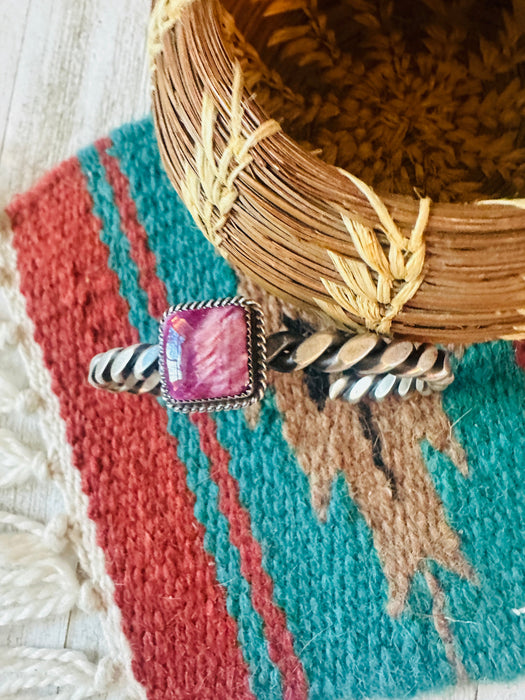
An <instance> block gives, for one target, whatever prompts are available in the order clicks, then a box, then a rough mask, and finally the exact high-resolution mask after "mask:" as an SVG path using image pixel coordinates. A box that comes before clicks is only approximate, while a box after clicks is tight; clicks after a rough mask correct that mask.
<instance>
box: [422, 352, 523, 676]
mask: <svg viewBox="0 0 525 700" xmlns="http://www.w3.org/2000/svg"><path fill="white" fill-rule="evenodd" d="M444 406H445V409H446V411H447V413H448V415H449V416H450V420H451V422H452V423H454V424H455V433H456V435H457V437H458V439H459V441H460V442H461V444H462V445H463V447H464V448H465V451H466V453H467V457H468V462H469V477H468V478H467V479H465V478H463V477H462V476H461V475H460V474H459V473H458V471H457V469H455V467H454V466H453V465H452V464H451V463H450V461H449V460H447V459H446V458H444V457H443V455H441V454H440V453H439V452H436V451H434V450H432V449H431V448H430V446H429V445H425V448H424V449H425V457H426V460H427V464H428V467H429V471H430V473H431V474H432V476H433V479H434V482H435V485H436V488H437V490H438V492H439V494H440V496H441V499H442V500H443V503H444V505H445V509H446V512H447V513H448V516H449V520H450V522H451V525H452V526H453V528H454V529H455V530H456V531H458V532H460V533H461V541H462V549H463V551H464V553H465V555H466V557H467V559H468V560H469V561H470V562H471V563H472V564H473V566H474V568H475V570H476V573H477V575H478V577H479V580H480V584H481V585H480V586H479V587H476V586H472V585H470V584H468V583H466V582H464V581H461V580H459V579H458V578H457V577H454V576H453V575H451V574H450V572H448V571H444V570H442V569H440V568H439V567H437V566H435V570H436V573H437V575H438V577H439V579H440V580H441V582H442V585H443V587H444V589H445V590H446V591H447V596H448V606H449V610H450V617H451V620H452V622H451V625H452V628H453V631H454V635H455V637H456V639H457V640H458V644H459V647H460V649H461V653H462V658H463V663H464V664H465V667H466V668H467V671H468V673H469V674H470V675H471V676H472V677H473V678H493V679H499V680H510V679H512V678H515V677H516V676H517V675H519V674H520V673H523V668H524V667H525V616H524V615H521V616H520V615H516V613H514V612H513V609H518V608H522V607H524V606H525V547H524V542H523V537H524V532H523V523H524V522H525V479H524V478H523V465H524V461H525V409H524V406H525V372H523V371H522V370H520V369H519V368H518V366H517V365H516V362H515V360H514V353H513V350H512V347H511V345H510V343H506V342H503V341H500V342H497V343H487V344H485V345H478V346H473V347H471V348H469V349H468V350H467V352H466V354H465V357H464V358H463V359H462V361H461V363H460V365H459V367H458V368H457V370H456V380H455V382H454V384H453V385H452V386H451V387H450V389H448V390H447V392H446V394H445V399H444ZM495 660H496V661H495ZM495 663H496V664H497V670H496V673H495V668H494V664H495Z"/></svg>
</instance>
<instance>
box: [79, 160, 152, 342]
mask: <svg viewBox="0 0 525 700" xmlns="http://www.w3.org/2000/svg"><path fill="white" fill-rule="evenodd" d="M78 159H79V161H80V166H81V168H82V172H83V173H84V176H85V178H86V180H87V186H88V190H89V193H90V194H91V197H92V199H93V211H94V213H95V215H96V216H98V218H99V219H100V220H101V221H102V229H101V232H100V238H101V240H102V242H103V243H105V244H106V245H107V246H108V248H109V256H108V265H109V267H110V269H111V270H113V272H115V273H116V274H117V275H118V277H119V280H120V286H119V292H120V295H121V296H122V297H123V298H124V299H126V301H127V302H128V303H129V308H130V310H129V321H130V323H131V325H132V326H135V328H137V329H138V332H139V335H140V338H141V339H142V340H143V341H144V342H147V343H156V342H157V335H158V324H157V323H156V322H155V319H153V318H151V317H150V316H149V315H148V314H147V313H143V312H142V309H147V308H148V298H147V295H146V293H145V292H144V290H143V289H142V288H141V287H140V285H139V270H138V268H137V266H136V264H135V263H134V262H133V260H132V258H131V257H130V244H129V241H128V239H127V237H126V236H124V235H123V233H122V228H121V221H120V214H119V212H118V209H117V207H116V206H115V202H114V199H113V189H112V187H111V185H110V184H109V183H108V181H107V179H106V173H105V170H104V167H103V166H102V163H101V162H100V158H99V155H98V152H97V149H96V148H95V147H94V146H90V147H89V148H86V149H84V150H83V151H81V152H80V153H79V154H78Z"/></svg>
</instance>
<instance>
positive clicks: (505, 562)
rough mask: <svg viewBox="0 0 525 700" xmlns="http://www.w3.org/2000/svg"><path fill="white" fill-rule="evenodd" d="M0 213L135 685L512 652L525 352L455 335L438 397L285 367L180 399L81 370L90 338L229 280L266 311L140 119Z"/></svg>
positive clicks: (520, 629)
mask: <svg viewBox="0 0 525 700" xmlns="http://www.w3.org/2000/svg"><path fill="white" fill-rule="evenodd" d="M8 214H9V217H10V219H11V227H12V229H13V232H14V239H13V242H14V247H15V249H16V253H17V266H18V271H19V274H20V282H21V289H22V292H23V295H24V297H25V300H26V305H27V313H28V315H29V317H30V318H31V320H32V322H33V324H34V329H35V330H34V336H35V339H36V341H37V343H38V344H39V346H40V347H41V349H42V354H43V358H44V362H45V365H46V366H47V368H48V370H49V372H50V374H51V378H52V388H53V392H54V394H55V395H56V397H57V398H58V400H59V403H60V410H61V416H62V419H63V420H64V422H65V424H66V428H67V439H68V441H69V444H70V446H71V449H72V455H73V461H74V464H75V466H76V468H77V469H78V470H79V472H80V474H81V480H82V488H83V490H84V492H85V493H86V494H87V496H88V498H89V517H90V518H91V520H92V521H93V522H94V523H95V524H96V528H97V537H98V543H99V545H100V547H101V548H102V549H103V551H104V553H105V561H106V569H107V572H108V573H109V575H110V577H111V578H112V580H113V582H114V584H115V601H116V603H117V605H118V606H119V608H120V610H121V615H122V626H123V630H124V633H125V635H126V637H127V639H128V641H129V644H130V648H131V650H132V653H133V671H134V674H135V677H136V679H137V680H138V681H139V682H140V683H141V684H142V685H143V686H144V688H145V689H146V692H147V694H148V697H149V698H152V699H155V700H166V699H169V698H214V699H215V698H217V699H219V700H222V699H230V698H235V699H236V700H241V699H242V698H262V699H264V700H274V699H277V698H283V697H284V698H287V699H289V700H300V699H302V698H312V699H314V698H315V699H316V700H330V699H331V698H334V699H335V698H344V699H350V698H365V697H369V696H382V697H401V696H403V697H407V696H411V695H414V694H416V693H418V692H421V691H424V690H428V689H437V688H441V687H444V686H447V685H450V684H454V683H457V682H463V681H465V680H467V679H492V680H501V679H511V678H513V677H515V676H517V675H519V674H520V673H522V672H523V670H524V669H525V608H524V606H525V506H524V503H525V479H524V478H523V464H524V457H525V416H524V411H523V406H524V399H525V373H524V372H523V370H522V369H520V368H519V367H518V365H517V364H516V361H515V357H514V352H513V349H512V346H511V345H510V344H509V343H505V342H498V343H493V344H487V345H483V346H477V347H472V348H469V349H467V350H466V352H465V354H464V356H463V357H462V359H461V360H458V361H457V364H458V366H457V369H456V376H457V379H456V381H455V382H454V384H453V385H452V386H451V387H450V388H449V389H447V391H446V393H445V394H444V396H443V397H441V396H438V397H436V396H433V397H421V396H418V397H416V398H412V399H410V400H407V401H403V402H400V401H396V400H393V399H392V400H386V401H384V402H383V403H380V404H368V403H366V404H363V405H362V406H358V407H356V406H350V405H348V404H345V403H343V402H331V401H326V400H325V399H324V393H323V391H322V379H320V378H319V377H317V376H315V374H312V373H305V374H300V373H298V374H297V375H279V376H277V375H272V376H271V382H270V384H271V386H270V389H269V390H268V392H267V394H266V397H265V399H264V401H263V402H262V404H260V405H259V406H258V407H256V408H254V407H251V408H250V409H247V410H246V411H245V412H243V411H234V412H229V413H224V414H217V415H208V414H200V415H193V416H191V417H188V416H186V415H180V414H175V413H173V412H170V411H166V409H165V408H164V407H163V406H162V405H161V404H160V403H159V402H158V401H157V400H156V399H155V398H153V397H151V396H142V397H137V396H131V395H124V394H123V395H112V394H109V393H105V392H101V391H97V390H94V389H93V388H91V387H90V386H89V385H88V384H87V381H86V375H87V369H88V366H89V361H90V359H91V357H92V356H93V355H94V354H96V353H98V352H101V351H103V350H105V349H107V348H110V347H115V346H119V345H126V344H131V343H134V342H138V340H139V339H140V340H141V341H145V342H156V337H157V327H158V319H159V317H160V315H161V314H162V312H163V310H164V309H165V308H166V307H167V306H168V305H169V304H172V303H178V302H182V301H189V300H201V299H202V300H204V299H211V298H216V297H224V296H229V295H233V294H236V293H237V292H239V291H240V292H242V293H246V294H249V295H250V296H252V297H256V298H257V299H258V300H259V301H260V302H261V303H262V305H263V306H264V308H265V311H266V313H267V318H268V325H269V327H270V328H269V330H270V331H273V330H276V329H277V328H278V327H279V326H280V324H281V322H282V314H283V308H282V306H281V304H280V303H279V302H277V301H276V300H275V299H273V298H270V297H269V296H267V295H264V294H263V293H262V292H260V291H259V290H257V289H255V288H253V287H252V285H251V283H250V282H249V281H247V280H245V279H242V278H240V277H238V276H236V274H235V273H234V272H233V271H232V269H231V268H230V267H229V266H228V264H227V263H226V262H225V261H224V260H223V259H222V258H219V257H218V256H217V255H216V254H215V253H214V251H213V249H212V247H211V245H210V244H209V243H208V242H207V241H206V240H205V238H204V236H203V235H202V234H201V233H200V232H199V231H198V230H197V229H196V228H195V226H194V225H193V223H192V221H191V219H190V217H189V214H188V213H187V211H186V210H185V208H184V207H183V205H182V204H181V202H180V200H179V199H178V197H177V195H176V194H175V192H174V191H173V190H172V188H171V186H170V184H169V182H168V180H167V177H166V176H165V174H164V173H163V171H162V168H161V165H160V161H159V156H158V151H157V147H156V144H155V138H154V134H153V128H152V124H151V122H150V121H149V120H146V121H144V122H140V123H137V124H133V125H130V126H126V127H123V128H122V129H120V130H118V131H116V132H115V133H113V134H112V136H111V138H110V139H105V140H103V141H101V142H99V143H97V144H95V145H94V146H92V147H90V148H88V149H86V150H84V151H83V152H81V153H80V154H79V155H78V157H76V158H73V159H72V160H70V161H68V162H66V163H64V164H62V165H61V166H60V167H58V168H57V169H56V170H55V171H54V172H52V173H50V174H49V175H48V176H47V177H45V178H44V179H43V180H42V181H41V182H40V183H39V184H38V185H37V186H36V187H35V188H34V189H33V190H32V191H31V192H29V193H28V194H25V195H22V196H20V197H17V198H16V199H15V200H14V201H13V202H12V204H11V205H10V206H9V208H8ZM183 231H184V235H182V232H183ZM284 311H285V312H286V313H287V314H288V315H289V316H292V318H290V319H289V320H288V323H290V324H294V323H299V321H297V320H296V319H294V318H293V312H292V311H290V310H289V309H286V310H284ZM522 613H524V614H522Z"/></svg>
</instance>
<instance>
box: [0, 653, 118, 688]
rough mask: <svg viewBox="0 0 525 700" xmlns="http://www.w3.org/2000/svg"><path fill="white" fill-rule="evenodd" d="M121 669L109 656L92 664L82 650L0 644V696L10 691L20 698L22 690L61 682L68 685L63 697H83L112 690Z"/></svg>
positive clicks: (65, 685)
mask: <svg viewBox="0 0 525 700" xmlns="http://www.w3.org/2000/svg"><path fill="white" fill-rule="evenodd" d="M120 670H121V669H120V667H119V666H118V664H115V662H114V661H113V660H112V659H110V658H108V657H106V658H103V659H102V660H101V661H99V662H98V664H93V663H91V662H90V661H89V660H88V658H87V657H86V655H85V654H83V653H82V652H78V651H71V650H69V649H35V648H32V647H0V697H5V694H7V693H9V694H12V695H13V696H14V697H16V698H19V697H20V696H19V695H18V693H19V692H20V691H21V690H33V689H36V688H38V689H52V688H54V687H57V686H60V687H67V688H68V691H67V692H63V693H62V694H61V695H62V697H64V698H66V697H67V698H68V700H82V699H83V698H90V697H93V695H101V694H106V693H108V692H110V691H112V690H115V689H116V688H117V687H118V685H119V681H120ZM56 697H59V696H57V695H56V694H53V698H56Z"/></svg>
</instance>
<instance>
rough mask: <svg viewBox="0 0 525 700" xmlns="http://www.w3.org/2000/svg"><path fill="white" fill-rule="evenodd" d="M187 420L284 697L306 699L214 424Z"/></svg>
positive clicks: (288, 635) (206, 418) (282, 618)
mask: <svg viewBox="0 0 525 700" xmlns="http://www.w3.org/2000/svg"><path fill="white" fill-rule="evenodd" d="M191 421H192V422H193V423H194V424H195V425H196V426H197V427H198V429H199V435H200V441H201V449H202V451H203V452H204V454H205V455H206V456H207V457H208V459H209V461H210V467H211V477H212V479H213V480H214V481H215V482H216V483H217V484H218V486H219V508H220V510H221V512H222V513H223V514H224V515H225V516H226V518H227V519H228V522H229V525H230V540H231V542H232V544H234V545H235V546H236V547H237V548H238V550H239V552H240V555H241V572H242V575H243V576H244V577H245V578H246V580H247V581H248V582H249V583H250V585H251V589H252V602H253V607H254V608H255V610H256V611H257V612H258V613H259V615H260V616H261V617H262V619H263V622H264V626H265V633H266V637H267V639H268V648H269V654H270V658H271V660H272V661H273V663H274V664H276V666H277V667H278V668H279V670H280V671H281V674H282V678H283V687H284V697H285V698H286V699H287V700H302V699H303V698H306V697H307V696H308V684H307V681H306V676H305V673H304V668H303V665H302V663H301V661H300V659H299V658H298V656H297V655H296V654H295V651H294V648H293V637H292V634H291V632H290V631H289V630H288V628H287V626H286V616H285V614H284V611H283V610H281V608H279V607H278V606H277V605H276V604H275V603H274V601H273V582H272V579H271V578H270V576H269V575H268V574H267V573H266V571H265V570H264V568H263V565H262V552H261V545H260V544H259V542H258V541H257V540H256V539H255V538H254V536H253V535H252V529H251V522H250V515H249V513H248V512H247V511H246V510H245V509H244V508H243V506H242V505H241V502H240V498H239V484H238V482H237V480H236V479H234V477H233V476H232V475H231V474H230V472H229V471H228V464H229V461H230V455H229V454H228V452H227V450H226V449H225V448H224V447H223V446H222V445H221V444H220V443H219V441H218V439H217V426H216V423H215V421H214V420H213V419H212V418H211V417H210V416H209V415H207V414H194V415H192V416H191Z"/></svg>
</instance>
